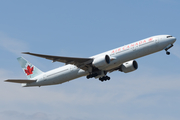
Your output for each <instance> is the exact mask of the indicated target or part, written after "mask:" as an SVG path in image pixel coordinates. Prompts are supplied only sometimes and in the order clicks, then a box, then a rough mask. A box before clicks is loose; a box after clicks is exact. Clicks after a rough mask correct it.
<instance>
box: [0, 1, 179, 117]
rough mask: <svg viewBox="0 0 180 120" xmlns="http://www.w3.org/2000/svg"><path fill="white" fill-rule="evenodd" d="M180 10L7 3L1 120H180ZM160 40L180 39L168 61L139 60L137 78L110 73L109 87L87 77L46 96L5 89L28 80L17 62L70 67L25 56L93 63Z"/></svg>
mask: <svg viewBox="0 0 180 120" xmlns="http://www.w3.org/2000/svg"><path fill="white" fill-rule="evenodd" d="M179 6H180V1H179V0H138V1H137V0H136V1H135V0H111V1H110V0H109V1H108V0H89V1H87V0H61V1H60V0H52V1H47V0H30V1H24V0H16V1H15V0H1V1H0V55H1V59H0V79H1V81H0V119H1V120H32V119H33V120H101V119H103V120H117V119H119V120H132V119H133V120H152V119H153V120H170V119H171V120H179V119H180V114H179V111H180V41H179V38H180V7H179ZM160 34H170V35H172V36H175V37H176V38H177V41H176V43H175V46H174V47H173V48H172V49H170V50H169V51H170V52H171V55H170V56H167V55H166V53H165V51H161V52H158V53H155V54H152V55H149V56H146V57H143V58H140V59H137V62H138V64H139V68H138V70H137V71H134V72H132V73H128V74H124V73H121V72H118V71H117V72H114V73H111V74H109V76H110V77H111V80H110V81H106V82H103V83H102V82H100V81H99V80H97V79H90V80H87V79H86V78H85V77H82V78H79V79H76V80H73V81H70V82H67V83H64V84H60V85H55V86H48V87H40V88H38V87H32V88H22V87H21V86H20V85H19V84H13V83H5V82H3V81H4V80H5V79H8V78H26V76H25V75H24V73H23V71H22V70H21V67H20V65H19V63H18V62H17V60H16V58H17V57H19V56H23V57H25V58H26V59H27V60H28V61H30V62H31V63H33V64H34V65H35V66H37V67H38V68H39V69H41V70H42V71H48V70H51V69H54V68H57V67H60V66H63V65H64V64H62V63H58V62H57V63H51V61H49V60H46V59H42V58H37V57H33V56H28V55H22V54H21V52H26V51H29V52H35V53H43V54H52V55H59V56H71V57H90V56H93V55H95V54H98V53H101V52H105V51H107V50H110V49H113V48H116V47H119V46H123V45H125V44H129V43H132V42H135V41H138V40H141V39H144V38H147V37H150V36H154V35H160Z"/></svg>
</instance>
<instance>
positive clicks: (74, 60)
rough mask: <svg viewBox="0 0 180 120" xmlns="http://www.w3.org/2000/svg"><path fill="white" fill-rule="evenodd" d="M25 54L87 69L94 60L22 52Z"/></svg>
mask: <svg viewBox="0 0 180 120" xmlns="http://www.w3.org/2000/svg"><path fill="white" fill-rule="evenodd" d="M22 53H23V54H29V55H33V56H37V57H42V58H46V59H49V60H52V61H53V62H56V61H58V62H62V63H65V64H73V65H76V66H77V67H78V68H81V69H84V70H86V69H87V65H88V64H90V63H92V62H93V59H92V58H75V57H62V56H53V55H43V54H36V53H30V52H22Z"/></svg>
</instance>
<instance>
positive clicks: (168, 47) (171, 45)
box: [164, 44, 173, 55]
mask: <svg viewBox="0 0 180 120" xmlns="http://www.w3.org/2000/svg"><path fill="white" fill-rule="evenodd" d="M171 47H173V44H170V45H168V46H167V47H166V48H165V49H164V50H165V51H166V54H167V55H170V52H169V51H168V49H170V48H171Z"/></svg>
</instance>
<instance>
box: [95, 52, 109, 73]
mask: <svg viewBox="0 0 180 120" xmlns="http://www.w3.org/2000/svg"><path fill="white" fill-rule="evenodd" d="M108 64H110V57H109V56H108V55H105V56H100V57H98V58H95V59H94V61H93V62H92V65H94V66H95V67H97V68H98V69H100V70H103V69H104V68H105V67H106V66H107V65H108Z"/></svg>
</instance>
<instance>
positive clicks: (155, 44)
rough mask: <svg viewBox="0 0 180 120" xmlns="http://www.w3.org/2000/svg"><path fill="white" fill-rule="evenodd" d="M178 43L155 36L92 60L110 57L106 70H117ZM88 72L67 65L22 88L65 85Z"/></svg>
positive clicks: (165, 37)
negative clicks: (126, 63)
mask: <svg viewBox="0 0 180 120" xmlns="http://www.w3.org/2000/svg"><path fill="white" fill-rule="evenodd" d="M175 41H176V38H175V37H170V38H167V35H159V36H153V37H150V38H146V39H143V40H140V41H137V42H134V43H132V44H128V45H125V46H122V47H119V48H116V49H113V50H110V51H107V52H104V53H101V54H98V55H95V56H92V57H90V58H97V57H99V56H103V55H108V56H109V57H110V59H111V62H110V64H109V65H108V66H106V68H105V69H104V70H106V71H108V70H111V69H113V68H117V67H118V66H120V65H121V64H123V63H125V62H127V61H130V60H134V59H137V58H140V57H143V56H146V55H149V54H152V53H155V52H158V51H161V50H163V49H165V48H166V47H167V46H168V45H170V44H173V43H174V42H175ZM88 74H89V72H88V71H85V70H83V69H80V68H78V67H76V66H75V65H71V64H68V65H65V66H63V67H59V68H57V69H54V70H51V71H48V72H45V73H43V74H41V75H39V76H37V77H36V78H35V79H37V81H36V82H35V83H27V84H22V86H44V85H53V84H60V83H64V82H67V81H70V80H73V79H76V78H79V77H82V76H87V75H88Z"/></svg>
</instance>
